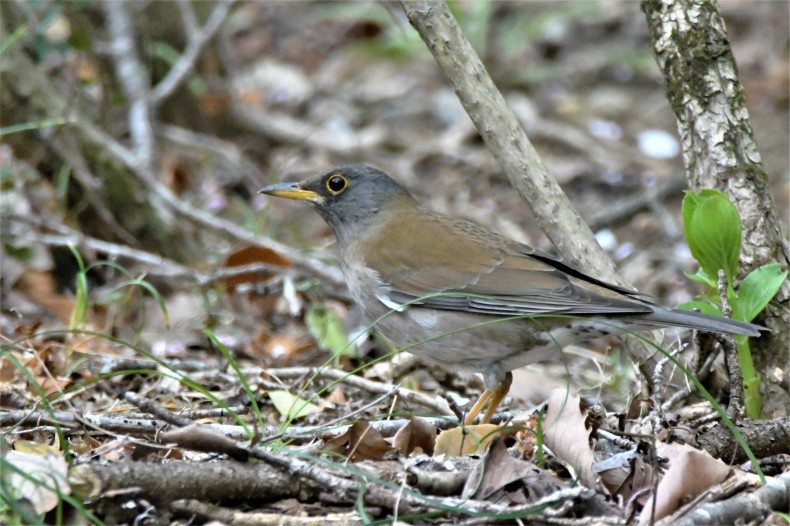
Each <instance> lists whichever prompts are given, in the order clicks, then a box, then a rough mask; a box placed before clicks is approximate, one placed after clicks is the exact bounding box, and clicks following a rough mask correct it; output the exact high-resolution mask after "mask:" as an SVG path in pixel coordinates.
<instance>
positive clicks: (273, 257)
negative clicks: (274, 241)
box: [225, 245, 291, 292]
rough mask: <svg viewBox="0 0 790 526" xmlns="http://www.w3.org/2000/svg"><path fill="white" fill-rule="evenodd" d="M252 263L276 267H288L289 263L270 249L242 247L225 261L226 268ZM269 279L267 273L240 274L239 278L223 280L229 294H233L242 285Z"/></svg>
mask: <svg viewBox="0 0 790 526" xmlns="http://www.w3.org/2000/svg"><path fill="white" fill-rule="evenodd" d="M254 263H265V264H267V265H276V266H278V267H290V266H291V262H290V260H288V259H287V258H285V257H284V256H281V255H280V254H278V253H277V252H275V251H274V250H272V249H269V248H264V247H258V246H254V245H251V246H246V247H242V248H240V249H238V250H236V251H235V252H233V253H232V254H230V255H229V256H228V258H227V259H226V260H225V266H226V267H243V266H245V265H252V264H254ZM269 278H271V274H268V273H249V274H241V275H239V276H233V277H229V278H227V279H226V280H225V286H227V287H228V290H229V291H230V292H234V291H235V290H236V287H238V286H239V285H241V284H244V283H258V282H261V281H266V280H267V279H269Z"/></svg>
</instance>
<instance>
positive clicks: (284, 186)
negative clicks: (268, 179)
mask: <svg viewBox="0 0 790 526" xmlns="http://www.w3.org/2000/svg"><path fill="white" fill-rule="evenodd" d="M299 184H300V183H279V184H273V185H271V186H266V187H264V188H261V189H260V190H258V193H259V194H268V195H273V196H275V197H285V198H286V199H296V200H299V201H312V202H313V203H322V202H323V201H324V198H323V197H322V196H321V194H318V193H316V192H313V191H312V190H305V189H303V188H301V187H300V186H299Z"/></svg>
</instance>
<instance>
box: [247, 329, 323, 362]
mask: <svg viewBox="0 0 790 526" xmlns="http://www.w3.org/2000/svg"><path fill="white" fill-rule="evenodd" d="M314 346H315V344H314V343H313V340H312V339H311V338H310V335H309V334H308V333H307V329H305V328H304V326H299V325H295V324H291V325H288V326H287V327H286V328H285V329H283V330H282V331H281V332H279V333H278V334H273V335H272V334H270V333H269V331H267V330H266V329H262V330H261V331H259V332H258V334H256V335H255V336H254V337H253V338H252V339H251V340H250V341H249V343H248V345H247V346H246V348H245V350H246V351H247V354H249V355H250V356H252V357H253V358H256V359H258V360H259V361H260V362H262V363H265V364H267V365H269V366H272V367H281V366H285V365H292V364H293V363H294V362H296V361H298V360H299V359H300V357H302V355H304V354H305V353H306V352H308V351H309V350H310V349H312V348H313V347H314Z"/></svg>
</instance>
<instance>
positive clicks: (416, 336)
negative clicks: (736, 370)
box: [260, 165, 767, 425]
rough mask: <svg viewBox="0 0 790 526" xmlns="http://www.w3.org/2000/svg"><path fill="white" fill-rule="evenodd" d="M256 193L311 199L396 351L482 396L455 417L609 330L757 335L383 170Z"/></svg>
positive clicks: (490, 404)
mask: <svg viewBox="0 0 790 526" xmlns="http://www.w3.org/2000/svg"><path fill="white" fill-rule="evenodd" d="M260 193H263V194H267V195H271V196H275V197H282V198H288V199H295V200H300V201H307V202H309V203H311V204H312V205H313V206H314V207H315V209H316V210H317V211H318V213H319V214H320V215H321V217H322V218H323V219H324V221H325V222H326V223H327V224H328V225H329V227H330V228H331V230H332V231H333V233H334V235H335V237H336V239H337V244H338V246H339V255H340V263H341V268H342V271H343V275H344V277H345V280H346V283H347V285H348V288H349V290H350V292H351V296H352V298H353V300H354V302H355V303H356V304H357V305H358V306H359V308H360V309H361V310H362V311H363V313H364V314H365V315H366V316H367V317H368V318H369V319H370V321H371V322H374V324H375V327H376V329H377V331H378V332H379V333H380V334H382V335H384V336H385V337H386V339H388V340H389V341H390V342H391V343H392V344H393V345H395V347H396V348H398V349H401V350H407V351H409V352H411V353H412V354H415V355H417V357H418V358H419V359H421V360H422V361H424V362H426V363H433V364H436V365H438V366H439V367H440V368H443V369H445V370H449V371H455V372H459V373H470V372H472V373H480V374H482V376H483V380H484V383H485V391H484V392H483V394H482V395H481V396H480V398H479V399H478V400H477V402H476V403H475V404H474V405H473V406H472V408H471V409H470V410H469V412H468V413H467V415H466V417H465V418H464V423H465V424H467V425H468V424H471V423H473V422H474V421H475V419H476V417H477V416H478V415H479V414H480V413H481V412H482V411H483V409H486V412H485V414H484V415H483V417H482V422H483V423H487V422H490V420H491V418H492V417H493V415H494V413H495V411H496V409H497V407H498V406H499V404H500V403H501V402H502V400H503V399H504V398H505V396H506V395H507V393H508V391H509V390H510V385H511V383H512V380H513V376H512V373H511V371H513V370H514V369H517V368H519V367H523V366H525V365H528V364H531V363H535V362H540V361H549V360H557V359H558V358H559V357H560V356H561V349H562V348H563V347H564V346H567V345H570V344H574V343H582V342H584V341H587V340H590V339H594V338H596V337H599V336H603V335H607V334H612V333H616V332H618V331H624V330H626V331H637V330H650V329H655V328H658V327H670V326H676V327H686V328H690V329H696V330H701V331H709V332H719V333H727V334H733V335H744V336H752V337H754V336H759V335H760V333H761V331H764V330H765V331H767V329H765V328H764V327H761V326H758V325H754V324H751V323H745V322H740V321H735V320H731V319H727V318H721V317H715V316H709V315H705V314H702V313H700V312H695V311H686V310H678V309H671V308H668V307H664V306H661V305H659V304H658V303H656V301H655V300H654V299H652V298H651V297H650V296H648V295H645V294H642V293H639V292H636V291H632V290H629V289H626V288H623V287H620V286H618V285H614V284H611V283H606V282H604V281H602V280H600V279H597V278H595V277H593V276H590V275H588V274H585V273H584V272H582V271H580V270H577V269H575V268H573V267H571V266H569V265H567V264H565V263H563V262H562V261H561V260H560V259H559V258H557V257H554V256H552V255H550V254H548V253H546V252H543V251H540V250H537V249H535V248H533V247H531V246H529V245H526V244H523V243H519V242H516V241H513V240H511V239H508V238H506V237H504V236H502V235H500V234H498V233H496V232H493V231H491V230H488V229H486V228H484V227H482V226H480V225H478V224H476V223H473V222H471V221H467V220H465V219H461V218H456V217H451V216H448V215H445V214H441V213H438V212H435V211H432V210H430V209H427V208H425V207H423V206H421V205H420V204H419V203H418V202H417V200H415V199H414V198H413V197H412V196H411V195H410V194H409V193H408V192H407V191H406V190H405V189H404V188H403V187H402V186H401V185H399V184H398V183H397V182H396V181H395V180H393V179H392V178H391V177H390V176H388V175H387V174H386V173H384V172H383V171H381V170H379V169H377V168H374V167H371V166H367V165H342V166H336V167H334V168H330V169H329V170H326V171H325V172H323V173H320V174H318V175H314V176H312V177H309V178H307V179H305V180H303V181H300V182H289V183H278V184H274V185H271V186H266V187H265V188H262V189H261V190H260Z"/></svg>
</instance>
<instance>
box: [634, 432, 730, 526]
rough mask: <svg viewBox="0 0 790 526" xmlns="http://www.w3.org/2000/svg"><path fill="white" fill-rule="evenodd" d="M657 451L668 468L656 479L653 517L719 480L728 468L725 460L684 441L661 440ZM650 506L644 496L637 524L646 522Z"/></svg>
mask: <svg viewBox="0 0 790 526" xmlns="http://www.w3.org/2000/svg"><path fill="white" fill-rule="evenodd" d="M657 452H658V455H659V456H661V457H664V458H667V459H668V460H669V469H667V471H666V473H664V476H663V477H662V478H661V480H660V481H659V483H658V489H657V491H656V493H657V496H656V506H655V507H656V516H655V519H656V520H660V519H662V518H664V517H666V516H668V515H670V514H672V513H674V512H675V510H677V509H678V508H680V507H681V506H682V505H683V504H685V503H686V502H688V501H689V500H690V499H693V498H694V497H696V496H697V495H699V494H700V493H702V492H703V491H705V490H707V489H708V488H710V487H711V486H715V485H716V484H719V483H720V482H722V481H723V480H724V479H726V478H727V477H728V476H729V474H730V471H731V468H730V467H729V466H728V465H727V464H725V463H724V462H722V461H721V460H718V459H715V458H713V457H712V456H710V454H709V453H708V452H707V451H702V450H699V449H694V448H693V447H691V446H689V445H687V444H664V443H661V444H659V445H658V447H657ZM691 474H693V476H690V475H691ZM652 507H653V506H652V502H651V501H650V500H648V502H647V503H646V504H645V507H644V509H643V510H642V513H641V514H640V515H639V523H640V524H648V523H649V522H650V513H651V509H652Z"/></svg>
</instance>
